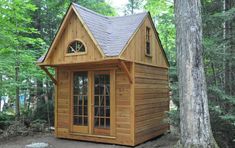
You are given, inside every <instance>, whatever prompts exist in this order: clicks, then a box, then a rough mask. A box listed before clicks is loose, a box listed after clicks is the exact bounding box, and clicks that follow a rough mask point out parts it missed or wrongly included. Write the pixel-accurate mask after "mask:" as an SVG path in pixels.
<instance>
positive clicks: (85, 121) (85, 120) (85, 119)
mask: <svg viewBox="0 0 235 148" xmlns="http://www.w3.org/2000/svg"><path fill="white" fill-rule="evenodd" d="M84 125H85V126H87V117H84Z"/></svg>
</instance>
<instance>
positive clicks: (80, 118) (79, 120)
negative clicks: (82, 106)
mask: <svg viewBox="0 0 235 148" xmlns="http://www.w3.org/2000/svg"><path fill="white" fill-rule="evenodd" d="M78 124H79V125H82V117H81V116H80V117H78Z"/></svg>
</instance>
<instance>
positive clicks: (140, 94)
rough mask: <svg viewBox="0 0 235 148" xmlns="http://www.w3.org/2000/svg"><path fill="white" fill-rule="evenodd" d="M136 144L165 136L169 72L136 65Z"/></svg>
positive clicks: (158, 68)
mask: <svg viewBox="0 0 235 148" xmlns="http://www.w3.org/2000/svg"><path fill="white" fill-rule="evenodd" d="M134 79H135V95H134V96H135V144H139V143H142V142H144V141H146V140H149V139H151V138H154V137H156V136H158V135H160V134H163V133H164V132H166V131H167V130H168V129H169V124H168V123H167V122H166V121H165V120H164V119H166V118H167V116H166V111H169V85H168V70H167V69H166V68H160V67H154V66H148V65H144V64H135V73H134Z"/></svg>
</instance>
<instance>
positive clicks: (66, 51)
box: [65, 39, 87, 56]
mask: <svg viewBox="0 0 235 148" xmlns="http://www.w3.org/2000/svg"><path fill="white" fill-rule="evenodd" d="M76 41H77V42H81V43H82V44H83V46H84V48H85V51H84V52H75V53H68V48H69V45H70V44H72V43H73V42H76ZM84 54H87V46H86V44H85V42H84V41H82V40H81V39H74V40H72V41H70V42H69V44H68V45H67V47H66V50H65V55H66V56H76V55H84Z"/></svg>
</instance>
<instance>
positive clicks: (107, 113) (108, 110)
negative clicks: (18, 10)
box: [106, 108, 110, 117]
mask: <svg viewBox="0 0 235 148" xmlns="http://www.w3.org/2000/svg"><path fill="white" fill-rule="evenodd" d="M106 117H110V109H109V108H106Z"/></svg>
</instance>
